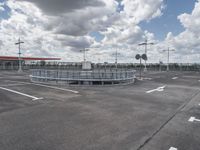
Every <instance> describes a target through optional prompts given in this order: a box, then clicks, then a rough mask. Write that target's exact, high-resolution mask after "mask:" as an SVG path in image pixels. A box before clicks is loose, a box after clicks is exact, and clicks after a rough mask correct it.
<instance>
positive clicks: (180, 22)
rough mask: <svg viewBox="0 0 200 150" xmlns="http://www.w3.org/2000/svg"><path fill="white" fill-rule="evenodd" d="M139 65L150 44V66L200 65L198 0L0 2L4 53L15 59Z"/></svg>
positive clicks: (16, 0)
mask: <svg viewBox="0 0 200 150" xmlns="http://www.w3.org/2000/svg"><path fill="white" fill-rule="evenodd" d="M19 37H20V38H21V40H23V41H24V42H25V43H24V44H23V45H22V53H23V56H34V57H38V56H39V57H61V58H62V60H63V61H81V60H82V59H83V58H82V56H83V55H82V53H81V52H80V50H82V49H84V48H90V51H89V52H87V60H89V61H93V62H99V61H101V62H105V61H107V62H114V61H115V55H114V53H115V52H116V50H117V51H118V53H119V58H118V59H119V62H137V60H135V59H134V56H135V55H136V54H137V53H140V54H142V53H144V47H142V46H138V44H139V43H141V42H143V41H144V40H145V39H148V41H149V42H154V43H155V44H154V45H151V46H148V58H149V60H148V61H149V62H159V61H163V62H166V60H167V53H166V52H163V49H167V48H168V47H169V48H170V49H175V50H176V51H175V52H171V53H170V54H171V55H170V61H171V62H183V63H189V62H197V63H200V0H0V51H1V55H4V56H10V55H12V56H17V50H18V49H17V47H16V46H15V45H14V43H15V42H16V41H17V40H18V38H19Z"/></svg>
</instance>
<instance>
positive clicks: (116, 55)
mask: <svg viewBox="0 0 200 150" xmlns="http://www.w3.org/2000/svg"><path fill="white" fill-rule="evenodd" d="M117 57H118V54H117V49H116V52H115V67H116V69H117Z"/></svg>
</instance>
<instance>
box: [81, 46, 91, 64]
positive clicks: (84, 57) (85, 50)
mask: <svg viewBox="0 0 200 150" xmlns="http://www.w3.org/2000/svg"><path fill="white" fill-rule="evenodd" d="M87 51H89V49H86V48H84V49H83V50H80V52H83V61H84V62H86V52H87Z"/></svg>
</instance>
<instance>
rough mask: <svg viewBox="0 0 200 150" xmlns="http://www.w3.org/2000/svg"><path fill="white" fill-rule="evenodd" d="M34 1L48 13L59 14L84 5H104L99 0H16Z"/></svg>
mask: <svg viewBox="0 0 200 150" xmlns="http://www.w3.org/2000/svg"><path fill="white" fill-rule="evenodd" d="M17 1H27V2H31V3H34V4H35V5H36V6H37V7H39V8H40V9H41V10H42V11H43V12H44V13H46V14H48V15H59V14H63V13H67V12H71V11H74V10H78V9H83V8H86V7H99V6H104V5H105V4H104V2H102V1H100V0H17Z"/></svg>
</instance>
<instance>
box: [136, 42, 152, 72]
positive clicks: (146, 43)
mask: <svg viewBox="0 0 200 150" xmlns="http://www.w3.org/2000/svg"><path fill="white" fill-rule="evenodd" d="M138 45H139V46H141V45H144V46H145V54H146V56H147V45H154V43H148V40H147V39H146V40H145V42H144V43H140V44H138ZM144 71H147V63H146V60H145V66H144Z"/></svg>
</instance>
